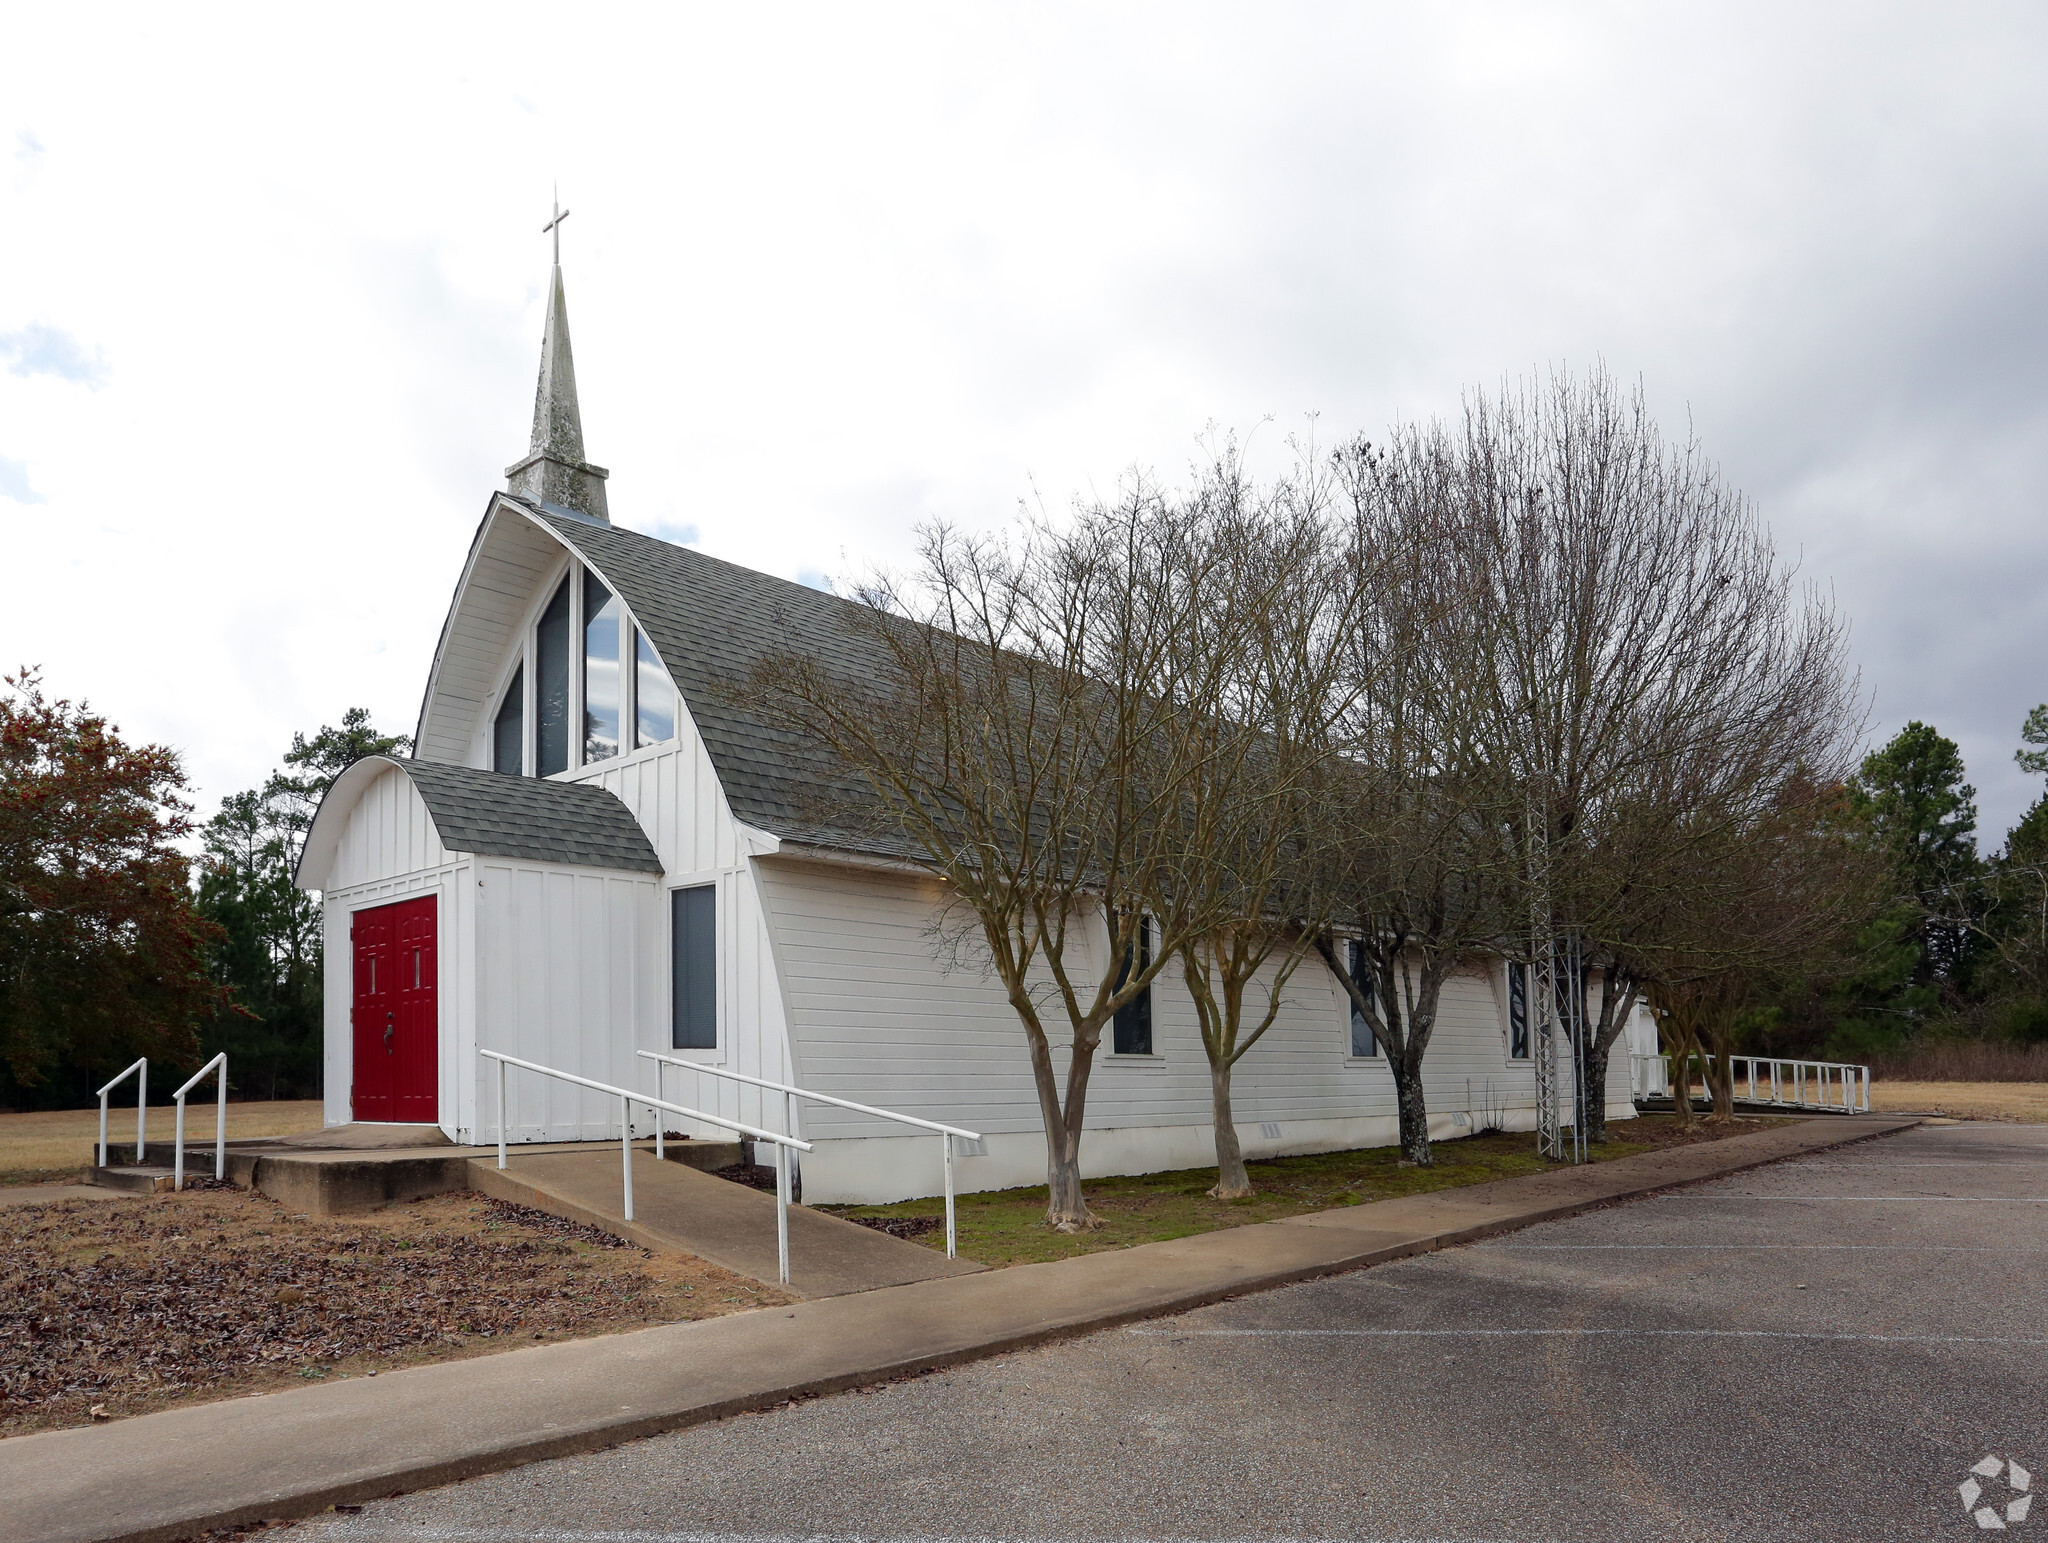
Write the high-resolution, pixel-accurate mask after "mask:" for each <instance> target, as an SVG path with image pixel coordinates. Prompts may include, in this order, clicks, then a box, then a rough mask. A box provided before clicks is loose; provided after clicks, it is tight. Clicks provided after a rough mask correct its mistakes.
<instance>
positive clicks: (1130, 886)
mask: <svg viewBox="0 0 2048 1543" xmlns="http://www.w3.org/2000/svg"><path fill="white" fill-rule="evenodd" d="M1165 507H1166V500H1165V499H1164V498H1163V496H1162V495H1161V494H1160V493H1159V492H1158V491H1157V490H1156V489H1155V488H1154V487H1152V486H1151V485H1150V484H1148V483H1146V482H1144V481H1142V480H1139V479H1133V480H1132V481H1130V482H1129V483H1128V484H1127V486H1126V487H1125V489H1124V491H1123V492H1122V494H1121V495H1120V497H1119V498H1118V500H1117V501H1116V502H1115V503H1113V504H1102V505H1097V506H1092V507H1087V508H1083V509H1082V510H1080V511H1079V512H1078V515H1077V517H1076V519H1075V520H1074V521H1073V522H1072V523H1071V524H1070V525H1068V526H1055V525H1053V524H1052V523H1051V522H1049V521H1045V520H1042V519H1040V520H1032V521H1027V522H1026V524H1025V525H1024V527H1023V528H1022V529H1021V530H1020V531H1019V532H1018V533H1017V534H1016V535H1015V536H1014V537H1011V538H1008V539H1003V538H992V537H991V538H976V537H968V536H963V535H961V534H960V533H959V532H957V531H954V530H952V529H950V528H947V527H944V526H934V527H930V528H927V529H926V530H924V531H923V532H922V533H921V544H920V559H919V562H918V565H917V567H916V569H915V571H914V572H913V573H912V574H911V575H910V576H909V577H907V578H903V579H895V578H888V577H884V578H879V579H877V580H875V581H874V582H872V583H870V584H869V585H867V586H866V587H865V588H863V589H862V591H861V592H860V593H859V595H858V596H857V599H856V603H855V610H854V613H853V617H854V630H855V632H856V634H857V646H855V647H852V648H850V649H847V650H844V651H842V652H840V653H839V654H837V655H830V656H828V655H827V654H825V653H821V652H820V651H818V650H815V649H814V650H810V651H806V652H803V653H797V652H791V653H789V654H787V655H785V656H783V657H780V658H777V659H772V660H770V661H767V662H766V663H764V664H763V665H762V667H761V668H760V669H759V670H758V671H757V672H756V674H755V677H754V682H753V685H754V688H755V690H756V691H757V693H758V695H759V698H760V699H761V700H762V701H763V702H765V703H769V704H772V706H771V707H770V710H771V711H773V712H774V713H776V714H777V715H778V716H779V717H780V719H781V720H782V722H783V723H785V724H786V725H787V726H790V727H793V728H795V729H797V730H799V731H800V732H801V733H802V734H804V735H806V736H808V737H809V738H810V739H811V740H812V741H813V742H814V743H816V744H818V745H820V746H823V747H825V748H826V749H827V750H828V751H829V752H830V755H831V758H832V761H833V763H834V767H833V772H832V775H831V776H830V777H829V778H828V779H827V780H828V784H829V785H828V790H827V792H826V793H825V794H824V795H823V796H822V799H821V815H822V817H824V818H825V819H827V820H829V822H830V823H831V824H832V826H833V827H834V828H835V829H839V830H848V829H853V830H858V831H860V832H861V833H863V839H865V840H867V841H868V842H870V843H871V844H875V845H877V846H880V847H882V848H884V849H886V850H892V851H894V852H896V853H898V854H899V855H901V856H903V857H904V858H906V859H907V860H909V861H910V862H912V863H914V864H916V865H917V866H919V867H921V868H923V869H925V870H926V871H927V872H930V873H932V874H935V875H936V876H937V877H938V878H940V879H941V880H942V881H943V882H944V884H945V886H946V895H947V908H946V912H945V915H944V916H943V917H942V918H941V925H940V932H941V936H942V939H943V940H944V942H945V943H946V945H947V946H948V947H950V948H951V949H953V950H954V951H955V953H956V955H957V956H958V957H959V958H960V959H961V960H962V962H968V963H972V964H974V965H976V966H979V967H981V968H984V969H986V970H988V971H989V972H990V973H991V974H992V975H993V976H994V977H995V978H996V979H998V980H999V981H1000V982H1001V983H1002V986H1003V989H1004V993H1005V995H1006V997H1007V998H1008V1001H1009V1003H1010V1006H1011V1007H1012V1009H1013V1010H1014V1011H1015V1012H1016V1014H1017V1018H1018V1021H1019V1023H1020V1024H1021V1026H1022V1028H1023V1030H1024V1035H1025V1042H1026V1046H1027V1049H1028V1051H1029V1056H1030V1064H1031V1070H1032V1076H1033V1080H1034V1084H1035V1087H1036V1090H1037V1094H1038V1101H1039V1107H1040V1115H1041V1118H1042V1119H1043V1121H1044V1125H1045V1131H1046V1175H1047V1186H1048V1190H1049V1198H1048V1202H1047V1213H1046V1214H1047V1221H1048V1222H1049V1224H1050V1225H1052V1226H1053V1227H1055V1228H1056V1229H1059V1230H1062V1231H1072V1230H1076V1229H1079V1228H1083V1227H1088V1226H1092V1225H1094V1224H1095V1223H1094V1218H1093V1217H1092V1215H1091V1214H1090V1212H1089V1210H1088V1206H1087V1202H1086V1200H1085V1198H1084V1196H1083V1194H1082V1189H1081V1166H1080V1153H1081V1135H1082V1129H1083V1124H1084V1121H1085V1117H1086V1111H1087V1100H1088V1090H1089V1080H1090V1074H1091V1072H1092V1070H1093V1067H1094V1060H1095V1054H1096V1051H1097V1049H1098V1047H1099V1046H1100V1043H1101V1038H1102V1032H1103V1029H1104V1027H1105V1026H1106V1025H1107V1024H1109V1023H1110V1021H1111V1020H1112V1019H1113V1017H1114V1016H1115V1014H1116V1012H1117V1010H1118V1009H1119V1008H1121V1007H1123V1006H1124V1005H1125V1004H1126V1003H1129V1002H1131V1001H1133V1000H1135V999H1136V998H1137V997H1138V996H1139V994H1140V993H1142V992H1144V991H1145V990H1146V989H1147V988H1148V987H1149V986H1150V985H1151V983H1152V981H1153V979H1154V978H1155V977H1156V976H1157V975H1158V974H1159V973H1160V972H1161V970H1162V969H1164V968H1165V967H1166V966H1167V965H1168V964H1169V963H1171V962H1172V961H1173V960H1175V959H1176V958H1178V957H1180V955H1181V952H1182V950H1183V948H1184V947H1186V946H1187V945H1188V944H1189V943H1190V941H1191V940H1192V939H1193V938H1195V937H1197V936H1201V935H1205V934H1207V933H1209V932H1210V931H1211V930H1213V928H1214V926H1215V925H1216V923H1217V921H1218V916H1217V914H1216V913H1215V911H1214V910H1213V909H1211V908H1210V907H1211V906H1212V905H1213V898H1214V897H1213V896H1211V895H1208V894H1205V893H1203V892H1201V891H1199V890H1197V889H1195V888H1193V887H1190V886H1187V885H1182V884H1176V883H1174V882H1172V877H1171V874H1170V873H1167V872H1164V871H1162V868H1163V866H1164V865H1167V864H1170V863H1171V862H1172V861H1173V859H1174V854H1175V852H1176V850H1177V849H1178V843H1177V840H1176V839H1174V838H1175V834H1176V832H1177V831H1178V830H1179V827H1180V825H1181V823H1182V807H1183V805H1184V803H1185V801H1186V799H1187V797H1188V791H1189V781H1190V778H1191V776H1192V774H1193V771H1194V769H1196V768H1199V767H1200V766H1201V765H1203V764H1204V763H1203V755H1204V753H1205V751H1206V750H1207V749H1208V748H1209V742H1210V739H1211V737H1212V735H1211V730H1210V729H1209V727H1208V725H1207V723H1206V720H1205V719H1204V717H1203V715H1202V714H1200V713H1198V712H1191V711H1189V709H1188V699H1189V697H1190V695H1191V694H1192V695H1194V696H1195V697H1197V698H1199V697H1200V695H1201V693H1200V692H1199V691H1197V690H1192V689H1191V688H1183V686H1182V683H1180V682H1179V681H1178V677H1177V670H1178V669H1179V668H1180V665H1179V663H1178V662H1177V661H1179V660H1181V659H1183V658H1184V657H1185V652H1186V651H1185V648H1184V645H1183V643H1182V640H1181V638H1180V632H1181V629H1182V628H1183V627H1184V625H1186V624H1187V622H1188V615H1187V613H1186V610H1185V609H1184V607H1179V606H1175V605H1157V604H1152V603H1149V599H1148V595H1147V585H1148V583H1149V581H1150V576H1151V575H1152V574H1154V573H1155V572H1156V571H1157V570H1158V569H1159V568H1160V567H1161V566H1162V564H1163V563H1164V562H1165V561H1166V560H1165V559H1162V557H1161V555H1160V554H1159V553H1158V552H1157V551H1156V550H1155V549H1154V548H1155V545H1156V543H1158V542H1159V541H1161V540H1162V539H1166V538H1167V537H1168V535H1169V534H1170V528H1171V522H1170V521H1168V520H1166V519H1165V518H1164V517H1163V514H1164V510H1165ZM1189 598H1192V597H1189ZM1148 925H1149V926H1151V927H1154V928H1156V932H1155V933H1154V935H1153V937H1152V940H1151V941H1152V948H1151V952H1150V957H1149V958H1146V957H1144V951H1143V950H1142V949H1141V948H1140V947H1139V940H1140V938H1141V936H1143V929H1144V928H1146V927H1147V926H1148ZM1098 929H1100V930H1101V931H1103V932H1106V942H1107V947H1106V948H1104V947H1100V946H1098V945H1097V944H1096V942H1095V935H1096V933H1097V930H1098ZM1055 1024H1057V1025H1058V1026H1059V1028H1060V1029H1061V1030H1062V1031H1063V1033H1062V1034H1061V1035H1060V1036H1059V1037H1060V1038H1063V1039H1064V1040H1065V1044H1064V1046H1063V1047H1062V1046H1060V1045H1059V1044H1057V1043H1056V1039H1055V1033H1054V1028H1053V1026H1054V1025H1055ZM1062 1048H1064V1050H1065V1062H1066V1064H1065V1067H1064V1069H1063V1070H1064V1075H1062V1068H1060V1067H1059V1066H1058V1065H1057V1064H1056V1061H1055V1056H1056V1054H1057V1053H1058V1051H1059V1050H1060V1049H1062Z"/></svg>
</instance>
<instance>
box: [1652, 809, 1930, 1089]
mask: <svg viewBox="0 0 2048 1543" xmlns="http://www.w3.org/2000/svg"><path fill="white" fill-rule="evenodd" d="M1688 818H1689V819H1690V821H1691V822H1692V823H1693V824H1694V825H1696V826H1697V827H1699V832H1700V834H1699V835H1698V837H1697V839H1695V840H1694V841H1692V842H1690V843H1688V844H1686V845H1685V846H1683V847H1682V848H1680V849H1679V853H1678V857H1677V860H1676V862H1675V863H1674V865H1673V868H1672V870H1671V879H1672V882H1671V884H1670V885H1669V886H1668V888H1667V889H1666V891H1665V893H1664V894H1663V896H1662V897H1660V903H1658V904H1655V905H1654V906H1653V907H1652V908H1651V909H1650V914H1649V915H1647V916H1646V918H1645V924H1644V926H1643V929H1642V930H1643V934H1644V937H1645V938H1646V939H1647V941H1646V942H1645V944H1644V945H1643V946H1642V947H1641V948H1640V950H1639V951H1638V953H1637V954H1636V957H1635V959H1634V962H1633V967H1634V970H1635V972H1636V974H1637V975H1638V977H1639V978H1641V979H1642V980H1644V981H1645V982H1646V985H1647V989H1648V992H1649V995H1650V999H1651V1003H1652V1005H1653V1007H1654V1008H1655V1009H1656V1011H1657V1012H1658V1014H1659V1016H1660V1019H1661V1020H1662V1021H1661V1023H1660V1031H1661V1033H1662V1034H1663V1036H1664V1038H1665V1039H1666V1040H1667V1042H1668V1043H1669V1047H1670V1050H1671V1054H1672V1057H1673V1065H1674V1068H1685V1067H1687V1066H1689V1064H1690V1057H1691V1056H1692V1055H1693V1054H1694V1053H1695V1052H1697V1051H1704V1052H1705V1053H1706V1054H1707V1055H1708V1056H1709V1057H1710V1058H1711V1059H1710V1060H1709V1061H1708V1063H1707V1086H1708V1089H1709V1092H1710V1093H1711V1095H1712V1097H1713V1102H1714V1114H1713V1117H1714V1118H1715V1119H1716V1120H1721V1121H1725V1120H1728V1119H1731V1118H1733V1116H1734V1105H1735V1082H1734V1063H1733V1057H1734V1054H1735V1052H1736V1050H1737V1048H1738V1043H1739V1036H1740V1028H1741V1014H1742V1010H1743V1009H1744V1008H1745V1007H1746V1006H1747V1005H1748V1004H1749V1003H1750V1002H1752V1001H1753V1000H1755V998H1756V996H1757V995H1758V993H1759V989H1760V988H1761V987H1764V986H1767V985H1768V984H1769V983H1770V982H1771V981H1772V980H1774V979H1777V978H1782V977H1783V976H1785V975H1787V974H1794V973H1799V972H1805V971H1812V970H1815V969H1818V968H1822V967H1824V966H1825V965H1826V963H1827V962H1828V961H1830V960H1831V959H1834V958H1836V957H1839V956H1840V955H1842V954H1843V953H1844V952H1845V951H1846V950H1848V949H1849V948H1850V947H1851V946H1852V943H1853V939H1854V937H1855V934H1856V932H1857V931H1858V929H1859V928H1860V927H1861V926H1862V924H1863V923H1864V922H1866V921H1867V920H1868V919H1869V918H1870V917H1871V916H1872V915H1874V914H1875V913H1876V912H1877V910H1878V909H1879V908H1880V907H1881V905H1882V903H1883V900H1884V897H1885V891H1886V888H1887V885H1886V880H1887V879H1888V878H1889V877H1890V875H1889V874H1888V872H1887V869H1886V864H1885V862H1884V857H1883V853H1882V851H1881V849H1880V848H1879V847H1878V846H1877V845H1876V844H1875V843H1873V842H1871V841H1869V840H1867V839H1865V838H1866V833H1865V832H1864V831H1863V830H1862V829H1861V828H1860V827H1859V825H1858V823H1857V822H1856V821H1855V820H1854V819H1853V817H1852V816H1851V814H1850V811H1849V808H1848V799H1847V796H1846V793H1845V790H1844V789H1843V786H1842V784H1841V783H1840V782H1839V781H1821V780H1817V779H1815V778H1813V777H1811V776H1809V775H1807V774H1805V773H1803V772H1799V773H1795V774H1794V775H1793V776H1791V777H1790V778H1788V779H1787V781H1786V782H1785V783H1783V784H1782V785H1781V786H1780V787H1779V788H1778V789H1777V790H1776V793H1775V796H1774V797H1771V798H1770V799H1769V800H1768V802H1761V803H1760V804H1759V805H1758V806H1755V807H1752V808H1750V809H1749V810H1747V811H1746V812H1744V813H1742V814H1739V815H1731V814H1730V813H1729V812H1728V811H1726V810H1724V809H1721V808H1718V807H1715V806H1714V804H1713V803H1712V802H1711V801H1706V800H1702V801H1701V802H1700V803H1699V804H1697V805H1696V806H1695V807H1694V808H1693V810H1692V811H1691V812H1690V814H1689V816H1688ZM1689 1088H1690V1077H1689V1076H1687V1075H1685V1074H1684V1073H1683V1072H1681V1075H1680V1077H1679V1079H1678V1085H1676V1086H1675V1087H1674V1089H1673V1096H1674V1098H1675V1099H1676V1101H1677V1104H1678V1110H1679V1119H1680V1123H1681V1124H1690V1123H1691V1116H1692V1106H1691V1099H1690V1096H1689Z"/></svg>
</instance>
